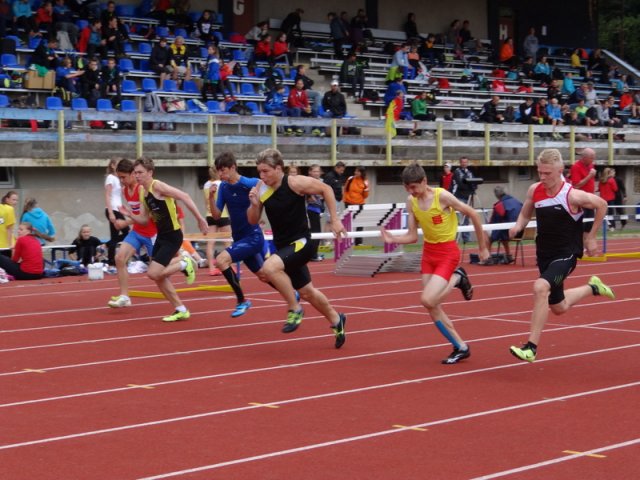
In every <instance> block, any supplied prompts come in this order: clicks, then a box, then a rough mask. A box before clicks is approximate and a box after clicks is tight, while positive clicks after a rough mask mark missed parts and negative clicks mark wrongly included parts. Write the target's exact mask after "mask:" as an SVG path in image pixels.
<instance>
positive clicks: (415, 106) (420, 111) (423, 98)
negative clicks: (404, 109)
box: [409, 91, 436, 137]
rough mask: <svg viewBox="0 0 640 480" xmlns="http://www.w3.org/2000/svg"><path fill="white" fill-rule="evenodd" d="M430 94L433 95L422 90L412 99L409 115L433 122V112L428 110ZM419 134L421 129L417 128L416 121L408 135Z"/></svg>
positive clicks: (415, 118) (416, 118)
mask: <svg viewBox="0 0 640 480" xmlns="http://www.w3.org/2000/svg"><path fill="white" fill-rule="evenodd" d="M430 96H431V97H433V96H432V95H430V94H429V93H427V92H425V91H422V92H420V93H419V94H418V95H417V96H416V97H415V98H414V99H413V102H411V116H412V117H413V119H414V120H419V121H424V122H435V120H436V116H435V114H433V113H431V112H430V111H429V103H430ZM420 135H422V130H419V129H418V124H417V123H416V124H414V127H413V130H412V131H411V132H410V133H409V136H410V137H415V136H420Z"/></svg>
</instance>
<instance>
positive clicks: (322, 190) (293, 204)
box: [247, 148, 347, 348]
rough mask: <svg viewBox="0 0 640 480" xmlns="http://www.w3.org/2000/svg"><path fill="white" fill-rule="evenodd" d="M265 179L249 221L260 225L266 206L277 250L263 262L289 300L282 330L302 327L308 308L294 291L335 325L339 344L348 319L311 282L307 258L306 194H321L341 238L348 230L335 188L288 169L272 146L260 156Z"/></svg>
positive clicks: (255, 190)
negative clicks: (341, 219) (285, 168)
mask: <svg viewBox="0 0 640 480" xmlns="http://www.w3.org/2000/svg"><path fill="white" fill-rule="evenodd" d="M256 164H257V165H258V173H259V175H260V180H261V181H260V183H259V184H258V185H257V186H255V187H254V188H252V189H251V191H250V192H249V200H250V201H251V206H250V207H249V209H248V210H247V217H248V219H249V223H251V224H253V225H257V224H258V223H259V221H260V217H261V215H262V209H263V208H264V210H265V211H266V214H267V218H268V219H269V223H270V224H271V230H272V231H273V243H274V244H275V247H276V253H275V254H273V255H271V256H270V257H269V258H267V259H266V261H265V263H264V266H263V267H262V270H263V273H264V275H265V277H266V280H267V281H268V282H270V283H271V284H272V285H273V286H275V288H276V289H277V290H278V291H279V292H280V294H281V295H282V296H283V297H284V299H285V300H286V302H287V304H288V308H289V312H288V315H287V321H286V322H285V324H284V327H283V328H282V331H283V333H290V332H293V331H294V330H296V329H297V328H298V326H299V325H300V322H302V317H303V316H304V311H303V310H302V307H301V306H300V304H299V303H298V301H297V300H296V296H295V291H294V289H295V290H297V291H298V292H299V293H300V296H301V297H302V299H304V300H306V301H307V302H309V303H310V304H311V305H312V306H313V307H314V308H315V309H316V310H318V311H319V312H320V313H321V314H322V315H324V317H325V318H326V319H327V320H328V321H329V323H330V324H331V329H332V330H333V333H334V335H335V347H336V348H340V347H342V345H343V344H344V342H345V339H346V335H345V323H346V321H347V318H346V316H345V315H344V314H342V313H338V312H336V311H335V309H334V308H333V307H332V306H331V304H330V303H329V300H327V297H326V296H325V295H324V294H323V293H322V292H321V291H320V290H318V289H317V288H315V287H314V286H313V284H312V283H311V275H310V273H309V269H308V267H307V263H308V262H309V261H310V260H311V257H312V256H313V248H312V246H311V241H310V240H311V232H310V230H309V220H308V219H307V206H306V201H305V195H322V196H323V197H324V201H325V204H326V207H327V209H328V211H329V214H330V215H331V219H332V221H331V230H332V232H333V233H334V235H336V236H337V237H339V236H340V235H342V234H343V233H344V227H343V226H342V222H341V221H340V219H339V218H338V212H337V211H336V198H335V196H334V194H333V190H332V189H331V187H330V186H329V185H327V184H325V183H323V182H321V181H320V180H316V179H315V178H311V177H307V176H302V175H296V176H293V177H291V176H289V175H285V174H284V161H283V160H282V155H281V153H280V152H279V151H278V150H276V149H273V148H269V149H267V150H264V151H262V152H260V154H259V155H258V159H257V160H256Z"/></svg>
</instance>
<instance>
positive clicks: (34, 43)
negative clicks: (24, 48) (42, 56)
mask: <svg viewBox="0 0 640 480" xmlns="http://www.w3.org/2000/svg"><path fill="white" fill-rule="evenodd" d="M43 40H44V38H42V37H31V38H30V39H29V48H33V49H34V50H35V49H36V48H38V47H39V46H40V42H42V41H43Z"/></svg>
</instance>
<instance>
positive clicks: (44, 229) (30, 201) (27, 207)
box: [20, 198, 56, 245]
mask: <svg viewBox="0 0 640 480" xmlns="http://www.w3.org/2000/svg"><path fill="white" fill-rule="evenodd" d="M37 205H38V202H37V201H36V199H35V198H27V199H26V200H25V202H24V207H23V208H22V218H20V222H29V223H30V224H31V227H32V228H33V231H32V234H33V235H35V236H36V237H37V238H38V240H39V241H40V244H41V245H44V244H45V242H53V241H54V240H55V239H56V238H55V236H56V229H55V227H54V226H53V222H51V219H50V218H49V215H47V213H46V212H45V211H44V210H42V209H41V208H40V207H38V206H37Z"/></svg>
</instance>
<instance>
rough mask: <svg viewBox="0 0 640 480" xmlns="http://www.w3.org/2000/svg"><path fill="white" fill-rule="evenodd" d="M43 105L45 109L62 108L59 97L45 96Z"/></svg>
mask: <svg viewBox="0 0 640 480" xmlns="http://www.w3.org/2000/svg"><path fill="white" fill-rule="evenodd" d="M45 107H46V109H47V110H64V106H63V105H62V99H61V98H59V97H47V99H46V101H45Z"/></svg>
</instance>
